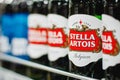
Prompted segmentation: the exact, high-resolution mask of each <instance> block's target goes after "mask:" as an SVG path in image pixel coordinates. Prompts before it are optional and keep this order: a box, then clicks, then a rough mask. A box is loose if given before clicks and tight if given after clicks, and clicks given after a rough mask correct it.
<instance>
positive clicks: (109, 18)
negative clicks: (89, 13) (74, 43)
mask: <svg viewBox="0 0 120 80" xmlns="http://www.w3.org/2000/svg"><path fill="white" fill-rule="evenodd" d="M106 2H107V3H106V6H105V11H104V14H103V15H102V21H103V28H104V29H103V33H102V45H103V47H102V51H103V69H104V70H105V78H106V80H119V79H120V73H119V70H120V61H119V59H120V57H119V53H120V49H119V47H120V46H119V44H120V40H119V36H118V34H119V32H120V31H119V29H118V28H119V26H120V17H119V15H120V13H119V10H120V2H119V0H118V1H117V2H116V0H106ZM111 22H112V23H111ZM108 37H109V40H111V41H109V40H108Z"/></svg>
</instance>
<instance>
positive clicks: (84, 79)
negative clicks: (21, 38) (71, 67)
mask: <svg viewBox="0 0 120 80" xmlns="http://www.w3.org/2000/svg"><path fill="white" fill-rule="evenodd" d="M0 60H5V61H10V62H13V63H17V64H22V65H26V66H30V67H33V68H37V69H41V70H45V71H48V72H52V73H57V74H60V75H64V76H69V77H73V78H76V79H81V80H96V79H93V78H89V77H85V76H81V75H76V74H73V73H69V72H66V71H62V70H58V69H55V68H51V67H48V66H44V65H41V64H37V63H34V62H31V61H27V60H23V59H20V58H17V57H13V56H9V55H6V54H3V53H0Z"/></svg>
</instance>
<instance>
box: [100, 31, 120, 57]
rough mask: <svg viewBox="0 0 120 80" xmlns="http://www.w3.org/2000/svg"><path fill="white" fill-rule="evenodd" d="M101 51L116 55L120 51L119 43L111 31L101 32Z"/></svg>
mask: <svg viewBox="0 0 120 80" xmlns="http://www.w3.org/2000/svg"><path fill="white" fill-rule="evenodd" d="M102 51H103V53H104V54H109V55H117V54H118V53H119V51H120V49H119V44H118V42H117V40H116V39H115V37H114V35H113V32H112V31H104V32H103V33H102Z"/></svg>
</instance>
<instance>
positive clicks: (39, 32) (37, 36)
mask: <svg viewBox="0 0 120 80" xmlns="http://www.w3.org/2000/svg"><path fill="white" fill-rule="evenodd" d="M28 41H29V43H30V44H47V28H29V31H28Z"/></svg>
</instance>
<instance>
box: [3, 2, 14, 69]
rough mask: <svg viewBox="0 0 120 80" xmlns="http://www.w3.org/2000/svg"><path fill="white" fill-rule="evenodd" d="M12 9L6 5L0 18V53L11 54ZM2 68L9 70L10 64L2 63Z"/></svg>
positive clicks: (9, 5)
mask: <svg viewBox="0 0 120 80" xmlns="http://www.w3.org/2000/svg"><path fill="white" fill-rule="evenodd" d="M12 20H13V9H12V5H11V4H7V5H6V6H5V8H4V12H3V14H2V17H1V26H2V27H1V30H2V35H1V52H3V53H5V54H11V50H10V47H11V40H12V38H13V30H12V29H13V25H12V23H13V22H12ZM2 66H3V67H5V68H7V69H11V63H10V62H7V61H2Z"/></svg>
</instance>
